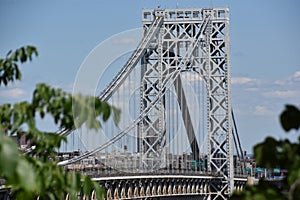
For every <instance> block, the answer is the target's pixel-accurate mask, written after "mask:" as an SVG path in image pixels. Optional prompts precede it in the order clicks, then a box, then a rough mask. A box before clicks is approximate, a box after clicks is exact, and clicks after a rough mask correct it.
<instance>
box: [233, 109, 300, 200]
mask: <svg viewBox="0 0 300 200" xmlns="http://www.w3.org/2000/svg"><path fill="white" fill-rule="evenodd" d="M279 119H280V123H281V126H282V128H283V129H284V130H285V131H287V132H288V131H290V130H293V129H295V130H298V129H299V127H300V110H299V109H298V108H297V107H295V106H293V105H286V108H285V110H284V111H283V112H282V113H281V115H280V117H279ZM254 157H255V161H256V162H257V164H258V165H260V166H262V167H266V168H269V169H271V168H275V167H280V168H281V169H286V170H287V171H288V174H287V176H286V178H285V179H284V180H283V186H282V187H276V186H275V185H271V184H268V183H267V182H265V181H264V180H260V181H259V183H258V185H255V186H247V187H246V189H245V190H244V191H242V192H236V193H234V194H233V196H232V198H231V199H246V200H250V199H261V200H264V199H265V200H267V199H272V200H276V199H278V200H279V199H280V200H281V199H289V200H292V199H300V136H299V137H298V141H297V142H295V143H293V142H290V141H289V140H287V139H285V140H276V139H274V138H272V137H267V138H266V139H265V141H264V142H262V143H259V144H257V145H255V147H254Z"/></svg>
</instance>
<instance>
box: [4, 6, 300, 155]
mask: <svg viewBox="0 0 300 200" xmlns="http://www.w3.org/2000/svg"><path fill="white" fill-rule="evenodd" d="M158 5H160V6H161V7H162V8H176V6H177V7H178V8H192V7H196V8H200V7H229V9H230V28H231V29H230V41H231V72H232V103H233V108H234V110H235V115H236V121H237V124H238V128H239V134H240V137H241V140H242V145H243V146H244V147H245V149H246V150H247V151H248V152H250V151H251V149H252V146H253V145H254V144H255V143H257V142H260V141H262V140H263V138H265V137H266V136H267V135H272V136H274V137H276V138H283V137H291V136H292V135H296V134H297V133H295V132H292V133H289V134H288V135H286V134H285V133H284V132H283V131H282V129H281V128H280V126H279V124H278V115H279V113H280V112H281V111H282V110H283V108H284V105H285V104H286V103H291V104H296V105H298V106H300V101H299V100H300V90H299V88H300V87H299V86H300V64H299V61H298V60H299V46H300V39H299V36H300V23H299V19H300V12H299V8H300V2H299V1H298V0H285V1H283V0H269V1H261V0H251V1H250V0H248V1H241V0H240V1H238V0H232V1H226V0H220V1H216V0H177V1H175V0H166V1H163V0H153V1H151V0H130V1H129V0H118V1H117V0H110V1H100V0H88V1H83V0H72V1H71V0H69V1H57V0H55V1H38V0H27V1H21V0H2V1H0V27H1V29H0V30H1V31H0V32H1V37H0V47H1V48H0V55H1V57H3V56H4V55H5V53H6V52H7V51H8V50H10V49H16V48H18V47H20V46H22V45H27V44H31V45H35V46H36V47H37V48H38V50H39V53H40V55H39V57H38V58H37V59H34V61H33V62H32V63H29V64H25V65H23V66H22V70H23V80H22V82H17V83H15V84H13V85H11V86H9V87H8V88H1V89H0V104H2V103H4V102H16V101H20V100H28V99H30V96H31V93H32V90H33V89H34V87H35V85H36V83H38V82H46V83H48V84H50V85H53V86H57V87H62V88H63V89H65V90H68V91H71V90H72V87H73V83H74V81H75V78H76V74H77V72H78V70H79V67H80V65H81V64H82V62H83V61H84V59H85V58H86V56H87V55H88V54H89V53H90V52H91V50H92V49H93V48H95V47H96V46H97V45H98V44H99V43H100V42H102V41H104V40H105V39H107V38H109V37H110V36H112V35H114V34H118V33H120V32H123V31H126V30H130V29H134V28H140V27H141V24H142V22H141V13H142V9H143V8H149V9H153V8H156V7H157V6H158ZM292 138H295V137H292Z"/></svg>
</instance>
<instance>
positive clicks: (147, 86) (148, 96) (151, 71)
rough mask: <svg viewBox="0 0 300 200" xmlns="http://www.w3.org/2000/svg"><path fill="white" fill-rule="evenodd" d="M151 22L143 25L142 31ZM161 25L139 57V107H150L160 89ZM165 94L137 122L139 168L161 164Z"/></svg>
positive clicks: (155, 14) (156, 13)
mask: <svg viewBox="0 0 300 200" xmlns="http://www.w3.org/2000/svg"><path fill="white" fill-rule="evenodd" d="M163 16H164V11H163V10H160V9H158V10H155V11H154V12H153V13H152V16H151V17H163ZM149 27H150V24H146V25H144V26H143V29H144V35H145V34H146V33H147V30H148V29H149ZM163 31H164V30H163V29H162V28H160V30H159V31H158V33H157V35H156V36H155V37H154V39H153V40H152V42H151V43H150V47H149V48H148V49H147V50H146V52H145V55H144V56H143V58H142V61H141V104H140V105H141V110H145V109H148V107H151V103H152V102H153V100H154V99H155V98H156V97H157V96H158V93H159V91H161V90H163V88H162V80H163V73H162V72H163V68H164V66H163V63H162V61H161V60H162V57H163V55H162V49H163V48H162V34H163ZM164 104H165V99H164V97H162V98H160V100H159V101H158V102H157V103H156V104H155V106H154V108H152V109H151V110H150V112H149V113H148V115H147V116H146V117H145V118H144V119H143V120H142V122H141V123H140V124H139V138H138V140H139V152H140V153H141V154H142V157H141V170H146V171H149V170H150V171H153V170H157V169H159V168H161V167H164V166H162V165H163V164H164V162H162V161H163V159H162V158H163V152H164V147H165V142H166V128H165V127H166V126H165V123H166V122H165V112H164Z"/></svg>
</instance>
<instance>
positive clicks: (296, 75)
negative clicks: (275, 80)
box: [290, 71, 300, 81]
mask: <svg viewBox="0 0 300 200" xmlns="http://www.w3.org/2000/svg"><path fill="white" fill-rule="evenodd" d="M290 79H291V80H292V81H300V71H296V72H295V73H294V74H293V75H292V76H291V77H290Z"/></svg>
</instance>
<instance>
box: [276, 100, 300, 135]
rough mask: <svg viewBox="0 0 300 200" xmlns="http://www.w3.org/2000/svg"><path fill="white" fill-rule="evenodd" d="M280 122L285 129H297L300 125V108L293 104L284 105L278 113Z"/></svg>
mask: <svg viewBox="0 0 300 200" xmlns="http://www.w3.org/2000/svg"><path fill="white" fill-rule="evenodd" d="M280 122H281V125H282V128H283V129H284V130H285V131H290V130H291V129H296V130H298V129H299V127H300V110H299V109H298V108H296V107H295V106H293V105H286V106H285V110H284V111H283V112H282V113H281V115H280Z"/></svg>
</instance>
